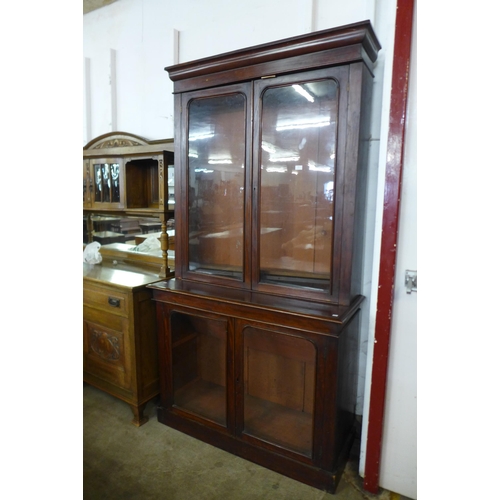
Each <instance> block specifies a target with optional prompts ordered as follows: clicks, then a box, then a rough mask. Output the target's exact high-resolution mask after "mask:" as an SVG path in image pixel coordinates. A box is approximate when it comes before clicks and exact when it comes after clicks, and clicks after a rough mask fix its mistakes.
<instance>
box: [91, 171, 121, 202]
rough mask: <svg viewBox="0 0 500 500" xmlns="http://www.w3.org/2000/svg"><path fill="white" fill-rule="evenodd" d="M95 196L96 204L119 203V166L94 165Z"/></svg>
mask: <svg viewBox="0 0 500 500" xmlns="http://www.w3.org/2000/svg"><path fill="white" fill-rule="evenodd" d="M94 181H95V194H94V200H95V201H96V202H98V203H117V202H119V201H120V164H119V163H111V164H110V163H97V164H95V165H94Z"/></svg>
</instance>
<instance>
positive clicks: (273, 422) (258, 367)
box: [243, 327, 316, 456]
mask: <svg viewBox="0 0 500 500" xmlns="http://www.w3.org/2000/svg"><path fill="white" fill-rule="evenodd" d="M243 335H244V337H243V343H244V344H243V345H244V352H245V356H244V371H243V373H244V374H245V379H244V392H245V396H244V404H243V406H244V432H245V434H250V435H252V436H255V437H257V438H260V439H263V440H265V441H268V442H270V443H273V444H277V445H278V446H280V447H284V448H287V449H290V450H292V451H295V452H298V453H301V454H303V455H306V456H311V455H312V438H313V432H312V429H313V406H314V388H315V377H316V348H315V346H314V345H313V344H312V343H311V342H309V341H308V340H305V339H303V338H299V337H292V336H289V335H283V334H279V333H275V332H271V331H267V330H261V329H259V328H252V327H246V328H245V329H244V333H243Z"/></svg>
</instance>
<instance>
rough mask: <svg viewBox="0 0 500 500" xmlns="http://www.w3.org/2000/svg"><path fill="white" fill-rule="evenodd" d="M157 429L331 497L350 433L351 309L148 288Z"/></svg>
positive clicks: (214, 290)
mask: <svg viewBox="0 0 500 500" xmlns="http://www.w3.org/2000/svg"><path fill="white" fill-rule="evenodd" d="M148 288H152V289H153V299H154V301H156V305H157V323H158V335H159V338H158V340H159V357H160V405H159V407H158V420H159V421H160V422H161V423H163V424H166V425H168V426H170V427H173V428H175V429H177V430H179V431H181V432H184V433H186V434H189V435H191V436H193V437H195V438H197V439H200V440H202V441H205V442H207V443H209V444H212V445H214V446H217V447H219V448H222V449H224V450H226V451H228V452H230V453H233V454H235V455H238V456H240V457H242V458H245V459H247V460H250V461H253V462H255V463H258V464H259V465H262V466H264V467H267V468H269V469H272V470H274V471H276V472H278V473H281V474H284V475H286V476H289V477H291V478H293V479H296V480H298V481H301V482H303V483H306V484H309V485H311V486H314V487H316V488H319V489H321V490H325V491H328V492H331V493H333V492H334V491H335V489H336V487H337V485H338V482H339V480H340V477H341V474H342V471H343V468H344V466H345V463H346V461H347V458H348V455H349V451H350V447H351V444H352V442H353V439H354V432H355V427H354V425H355V412H354V409H355V401H356V376H357V358H358V347H359V346H358V326H359V325H358V322H359V307H360V303H361V301H362V297H360V296H358V297H356V299H355V300H354V301H353V303H352V305H351V306H349V307H343V308H340V307H338V306H336V307H334V306H327V305H325V304H322V305H318V304H314V303H309V304H305V303H304V301H293V300H290V299H283V298H278V297H269V296H268V297H266V296H264V295H259V294H255V293H251V292H240V293H235V292H234V290H228V289H226V288H224V287H217V286H212V285H201V284H197V285H194V284H186V283H183V282H181V281H179V280H175V279H174V280H171V281H169V282H163V283H155V284H152V285H150V286H149V287H148Z"/></svg>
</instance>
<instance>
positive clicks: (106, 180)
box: [101, 163, 111, 203]
mask: <svg viewBox="0 0 500 500" xmlns="http://www.w3.org/2000/svg"><path fill="white" fill-rule="evenodd" d="M101 167H102V201H104V202H108V203H109V202H110V201H111V180H110V171H109V164H108V163H103V164H102V165H101Z"/></svg>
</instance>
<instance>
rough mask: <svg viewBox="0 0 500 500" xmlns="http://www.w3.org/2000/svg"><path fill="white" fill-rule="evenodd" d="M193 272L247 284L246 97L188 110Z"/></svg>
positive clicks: (198, 103) (218, 99) (212, 100)
mask: <svg viewBox="0 0 500 500" xmlns="http://www.w3.org/2000/svg"><path fill="white" fill-rule="evenodd" d="M188 163H189V172H188V175H189V193H188V197H189V214H188V219H189V220H188V226H189V269H190V270H192V271H193V270H195V271H197V272H201V273H208V274H215V275H219V276H227V277H232V278H238V279H242V276H243V219H244V203H243V201H244V186H245V96H244V95H242V94H231V95H227V96H218V97H213V98H206V99H195V100H193V101H192V102H191V103H190V105H189V157H188Z"/></svg>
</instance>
